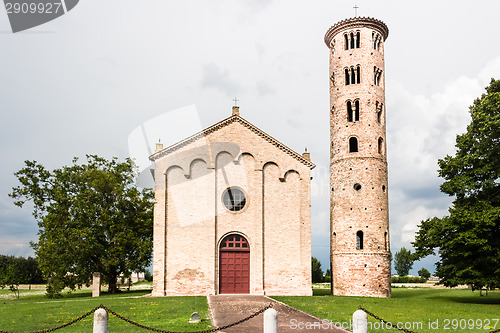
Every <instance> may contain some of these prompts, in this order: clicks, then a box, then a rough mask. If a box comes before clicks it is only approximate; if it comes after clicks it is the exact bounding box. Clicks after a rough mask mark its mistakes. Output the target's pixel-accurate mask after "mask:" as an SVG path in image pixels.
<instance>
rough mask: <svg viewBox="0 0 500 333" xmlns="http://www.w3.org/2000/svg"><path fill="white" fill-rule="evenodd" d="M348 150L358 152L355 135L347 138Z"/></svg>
mask: <svg viewBox="0 0 500 333" xmlns="http://www.w3.org/2000/svg"><path fill="white" fill-rule="evenodd" d="M349 152H350V153H357V152H358V139H357V138H355V137H351V138H350V139H349Z"/></svg>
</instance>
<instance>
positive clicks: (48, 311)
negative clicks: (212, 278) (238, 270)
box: [0, 290, 212, 333]
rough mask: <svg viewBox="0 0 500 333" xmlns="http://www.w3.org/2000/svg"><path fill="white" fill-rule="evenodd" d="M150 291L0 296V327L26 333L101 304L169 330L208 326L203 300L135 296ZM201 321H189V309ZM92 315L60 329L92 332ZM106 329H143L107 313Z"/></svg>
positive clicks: (53, 324) (47, 327)
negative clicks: (54, 297)
mask: <svg viewBox="0 0 500 333" xmlns="http://www.w3.org/2000/svg"><path fill="white" fill-rule="evenodd" d="M149 292H150V291H140V290H139V291H135V290H134V291H130V292H124V293H119V294H116V295H109V294H103V295H102V296H101V297H99V298H92V297H91V296H92V292H91V291H90V290H81V291H76V292H73V293H71V294H69V295H68V294H67V293H64V298H60V299H56V300H51V299H48V298H47V297H45V296H44V295H43V294H42V295H40V294H36V293H34V292H33V293H32V294H31V295H28V293H26V292H25V293H24V294H25V295H24V296H22V297H21V298H20V299H19V300H16V299H11V298H1V299H0V313H1V314H2V315H1V316H0V330H4V331H13V332H27V331H37V330H44V329H50V328H53V327H57V326H60V325H62V324H65V323H67V322H70V321H72V320H73V319H75V318H77V317H79V316H81V315H83V314H85V313H86V312H88V311H90V310H91V309H93V308H94V307H96V306H98V305H100V304H103V305H105V306H107V307H108V308H110V309H111V310H113V311H115V312H116V313H118V314H120V315H122V316H123V317H125V318H128V319H130V320H132V321H135V322H138V323H139V324H142V325H146V326H151V327H154V328H158V329H163V330H171V331H198V330H205V329H209V328H211V327H212V326H211V324H210V318H209V310H208V304H207V299H206V297H204V296H190V297H139V296H143V295H145V294H147V293H149ZM195 311H196V312H199V313H200V316H201V318H202V322H201V323H198V324H189V323H188V320H189V318H190V317H191V314H192V313H193V312H195ZM92 320H93V315H90V316H88V317H87V318H85V319H83V320H82V321H80V322H77V323H75V324H74V325H71V326H69V327H66V328H63V329H61V332H65V333H66V332H92ZM109 330H110V332H144V329H140V328H138V327H135V326H133V325H131V324H129V323H126V322H124V321H122V320H120V319H118V318H116V317H114V316H113V315H111V314H110V316H109Z"/></svg>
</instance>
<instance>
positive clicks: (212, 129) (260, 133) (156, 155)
mask: <svg viewBox="0 0 500 333" xmlns="http://www.w3.org/2000/svg"><path fill="white" fill-rule="evenodd" d="M234 122H238V123H240V124H241V125H243V126H245V127H246V128H248V129H249V130H250V131H252V132H254V133H255V134H257V135H258V136H260V137H262V138H263V139H264V140H266V141H267V142H269V143H271V144H272V145H274V146H275V147H277V148H278V149H280V150H281V151H283V152H285V153H286V154H288V155H290V156H291V157H293V158H294V159H296V160H298V161H299V162H301V163H302V164H304V165H306V166H308V167H309V168H311V169H313V168H314V167H315V166H316V165H315V164H314V163H312V162H311V161H309V160H308V159H306V158H304V157H303V156H302V155H301V154H299V153H297V152H295V151H294V150H292V149H291V148H289V147H287V146H285V145H284V144H282V143H281V142H279V141H278V140H276V139H274V138H273V137H272V136H270V135H269V134H267V133H266V132H264V131H262V130H261V129H259V128H258V127H256V126H255V125H253V124H251V123H250V122H248V121H246V120H245V119H243V118H242V117H240V116H239V115H232V116H231V117H229V118H226V119H224V120H222V121H220V122H218V123H216V124H214V125H212V126H210V127H208V128H206V129H204V130H202V131H201V132H198V133H196V134H193V135H192V136H190V137H188V138H186V139H184V140H181V141H179V142H177V143H175V144H173V145H171V146H169V147H166V148H164V149H162V150H160V151H158V152H155V153H154V154H152V155H151V156H149V159H150V160H151V161H156V160H157V159H159V158H161V157H163V156H166V155H168V154H171V153H173V152H175V151H177V150H179V149H181V148H182V147H184V146H186V145H188V144H190V143H192V142H194V141H196V140H199V139H201V138H203V137H206V136H207V135H208V134H210V133H213V132H216V131H218V130H220V129H222V128H224V127H226V126H228V125H230V124H232V123H234Z"/></svg>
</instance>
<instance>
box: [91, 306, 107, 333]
mask: <svg viewBox="0 0 500 333" xmlns="http://www.w3.org/2000/svg"><path fill="white" fill-rule="evenodd" d="M93 333H108V313H107V312H106V310H104V309H97V310H95V312H94V330H93Z"/></svg>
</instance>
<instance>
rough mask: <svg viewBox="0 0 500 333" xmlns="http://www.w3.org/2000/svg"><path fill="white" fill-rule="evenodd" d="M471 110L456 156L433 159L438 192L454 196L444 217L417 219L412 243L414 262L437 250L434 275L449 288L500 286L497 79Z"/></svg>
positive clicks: (499, 109)
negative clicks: (437, 171)
mask: <svg viewBox="0 0 500 333" xmlns="http://www.w3.org/2000/svg"><path fill="white" fill-rule="evenodd" d="M486 92H487V93H486V94H483V95H482V96H481V97H480V98H478V99H476V100H475V101H474V104H473V105H472V106H471V107H470V115H471V118H472V119H471V122H470V124H469V125H468V126H467V132H466V133H464V134H461V135H458V136H457V138H456V145H455V146H456V153H455V155H454V156H450V155H448V156H446V157H445V158H443V159H440V160H439V161H438V164H439V176H440V177H442V178H444V182H443V184H442V185H441V187H440V189H441V192H443V193H446V194H448V195H450V196H453V197H454V201H453V204H452V206H451V207H450V208H449V210H448V212H449V215H448V216H444V217H442V218H438V217H434V218H431V219H427V220H425V221H422V222H421V224H420V225H419V230H418V232H417V234H416V237H415V242H414V243H413V245H414V247H415V250H416V253H415V258H416V259H419V258H422V257H425V256H427V255H430V254H435V249H437V248H438V249H439V250H438V253H439V256H440V259H439V261H438V262H437V263H436V275H437V276H439V277H440V283H441V284H444V285H445V286H449V287H453V286H456V285H459V284H470V285H472V287H473V289H480V288H483V287H490V288H493V287H495V286H499V285H500V81H498V80H494V79H492V81H491V83H490V85H489V86H488V87H486Z"/></svg>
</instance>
